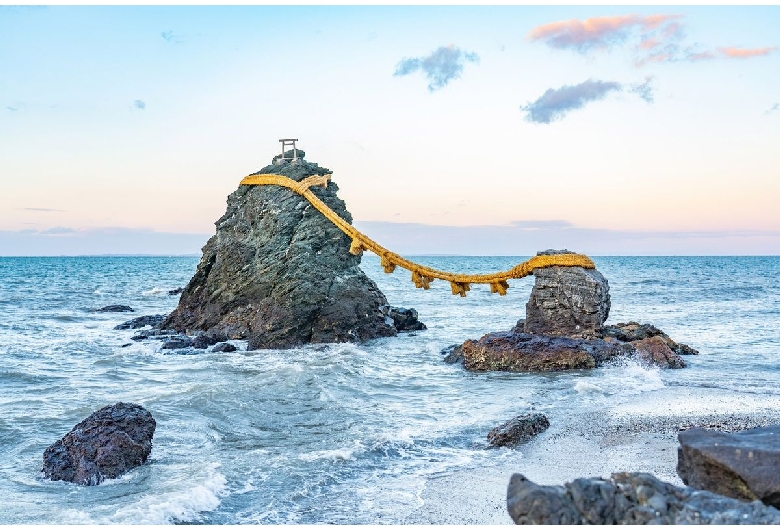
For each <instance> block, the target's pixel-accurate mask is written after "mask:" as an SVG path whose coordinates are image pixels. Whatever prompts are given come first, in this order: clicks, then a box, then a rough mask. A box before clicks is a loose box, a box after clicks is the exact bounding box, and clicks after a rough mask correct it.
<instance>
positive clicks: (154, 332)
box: [130, 329, 180, 341]
mask: <svg viewBox="0 0 780 530" xmlns="http://www.w3.org/2000/svg"><path fill="white" fill-rule="evenodd" d="M179 336H180V335H179V332H178V331H175V330H172V329H144V330H141V331H139V332H138V333H136V334H135V335H133V336H132V337H130V340H134V341H139V340H148V339H155V340H165V339H171V338H174V337H179Z"/></svg>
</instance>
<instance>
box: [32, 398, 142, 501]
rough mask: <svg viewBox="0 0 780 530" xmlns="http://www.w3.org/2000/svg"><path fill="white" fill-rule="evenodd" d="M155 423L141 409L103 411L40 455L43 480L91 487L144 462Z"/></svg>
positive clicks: (126, 406)
mask: <svg viewBox="0 0 780 530" xmlns="http://www.w3.org/2000/svg"><path fill="white" fill-rule="evenodd" d="M156 426H157V423H156V422H155V421H154V418H152V415H151V414H150V413H149V412H148V411H147V410H146V409H144V408H143V407H141V406H140V405H136V404H133V403H122V402H119V403H117V404H116V405H110V406H107V407H103V408H102V409H100V410H98V411H97V412H94V413H92V414H91V415H90V416H89V417H87V418H86V419H85V420H83V421H82V422H80V423H79V424H77V425H76V426H75V427H73V430H71V431H70V432H69V433H68V434H66V435H65V436H64V437H62V438H61V439H60V440H58V441H57V442H55V443H54V444H52V445H51V446H49V447H48V448H47V449H46V451H45V452H44V453H43V469H42V470H41V471H42V472H43V474H44V476H45V477H46V478H49V479H51V480H64V481H67V482H74V483H76V484H81V485H84V486H94V485H97V484H100V483H101V482H103V480H105V479H107V478H117V477H118V476H120V475H121V474H122V473H124V472H126V471H128V470H130V469H132V468H134V467H136V466H140V465H141V464H143V463H144V462H146V459H147V457H148V456H149V453H150V452H151V451H152V436H154V430H155V428H156Z"/></svg>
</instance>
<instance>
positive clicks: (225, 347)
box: [211, 342, 238, 353]
mask: <svg viewBox="0 0 780 530" xmlns="http://www.w3.org/2000/svg"><path fill="white" fill-rule="evenodd" d="M237 349H238V348H236V347H235V346H233V345H232V344H230V343H229V342H222V343H220V344H217V345H216V346H214V347H213V348H212V349H211V351H212V353H230V352H234V351H236V350H237Z"/></svg>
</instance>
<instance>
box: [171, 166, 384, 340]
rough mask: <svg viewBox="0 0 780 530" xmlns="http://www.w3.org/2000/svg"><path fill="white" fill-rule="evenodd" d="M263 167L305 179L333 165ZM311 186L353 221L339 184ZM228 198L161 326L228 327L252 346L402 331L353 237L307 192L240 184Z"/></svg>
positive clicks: (230, 334)
mask: <svg viewBox="0 0 780 530" xmlns="http://www.w3.org/2000/svg"><path fill="white" fill-rule="evenodd" d="M299 152H300V151H299ZM258 173H275V174H282V175H285V176H288V177H290V178H292V179H294V180H296V181H300V180H302V179H304V178H305V177H308V176H311V175H324V174H327V173H329V170H327V169H325V168H320V167H319V166H317V165H316V164H311V163H308V162H305V161H302V160H300V161H299V162H298V163H296V164H291V163H283V164H279V165H271V166H267V167H265V168H263V169H261V170H260V171H259V172H258ZM311 190H312V191H313V192H314V194H315V195H317V197H319V198H320V199H321V200H323V201H324V202H325V203H326V204H327V205H328V206H329V207H330V208H332V209H333V210H334V211H335V212H336V213H338V214H339V215H340V216H341V217H342V218H343V219H345V220H346V221H348V222H351V220H352V216H351V215H350V214H349V212H348V211H347V209H346V206H345V204H344V201H342V200H341V199H339V197H338V195H337V191H338V186H337V185H336V184H335V183H333V182H330V183H329V184H328V187H327V189H322V188H320V187H314V188H311ZM227 203H228V204H227V210H226V212H225V214H224V215H223V216H222V217H221V218H220V219H219V220H218V221H217V222H216V226H217V231H216V235H214V236H212V237H211V239H209V241H208V242H207V243H206V245H205V246H204V247H203V257H202V258H201V261H200V264H199V265H198V268H197V270H196V272H195V275H194V276H193V278H192V280H190V282H189V284H188V285H187V286H186V287H185V288H184V292H183V293H182V294H181V298H180V300H179V305H178V307H177V308H176V309H175V310H174V311H173V313H171V315H170V316H169V317H168V318H167V319H166V320H165V322H163V324H162V326H163V327H166V328H172V329H176V330H178V331H180V332H184V333H187V334H193V333H194V332H196V331H198V330H202V331H214V332H220V333H224V334H225V335H226V336H227V337H228V338H231V339H247V340H248V341H249V348H250V349H258V348H290V347H295V346H298V345H302V344H308V343H327V342H354V341H364V340H368V339H372V338H376V337H386V336H392V335H395V334H396V329H395V327H394V326H393V325H392V324H389V323H387V322H386V321H385V316H384V315H383V314H382V312H381V311H380V307H381V306H383V305H387V300H386V299H385V296H384V295H383V294H382V292H381V291H380V290H379V288H378V287H377V286H376V284H375V283H374V282H373V281H372V280H371V279H369V278H368V277H367V276H366V275H365V274H364V273H363V271H362V270H361V269H360V267H359V265H360V256H354V255H352V254H350V253H349V248H350V243H351V241H350V239H349V238H348V237H347V236H346V235H344V234H343V233H342V232H341V231H340V230H339V229H338V228H336V226H334V225H333V224H332V223H331V222H330V221H329V220H328V219H326V218H325V217H324V216H323V215H322V214H321V213H320V212H319V211H317V210H316V209H315V208H313V207H312V206H311V205H310V204H309V202H308V201H307V200H306V199H305V198H303V197H301V196H300V195H298V194H296V193H295V192H293V191H292V190H289V189H287V188H282V187H279V186H239V188H238V189H237V190H236V191H235V192H233V193H232V194H230V196H229V197H228V201H227Z"/></svg>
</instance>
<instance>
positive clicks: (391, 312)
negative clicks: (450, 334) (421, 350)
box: [379, 305, 428, 331]
mask: <svg viewBox="0 0 780 530" xmlns="http://www.w3.org/2000/svg"><path fill="white" fill-rule="evenodd" d="M379 309H380V311H382V314H383V315H385V316H388V317H390V318H391V319H392V320H393V325H394V326H395V329H396V330H397V331H420V330H423V329H428V328H427V327H426V326H425V324H423V323H422V322H420V321H419V320H417V311H416V310H415V309H413V308H410V309H406V308H405V307H393V306H389V305H383V306H382V307H380V308H379Z"/></svg>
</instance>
